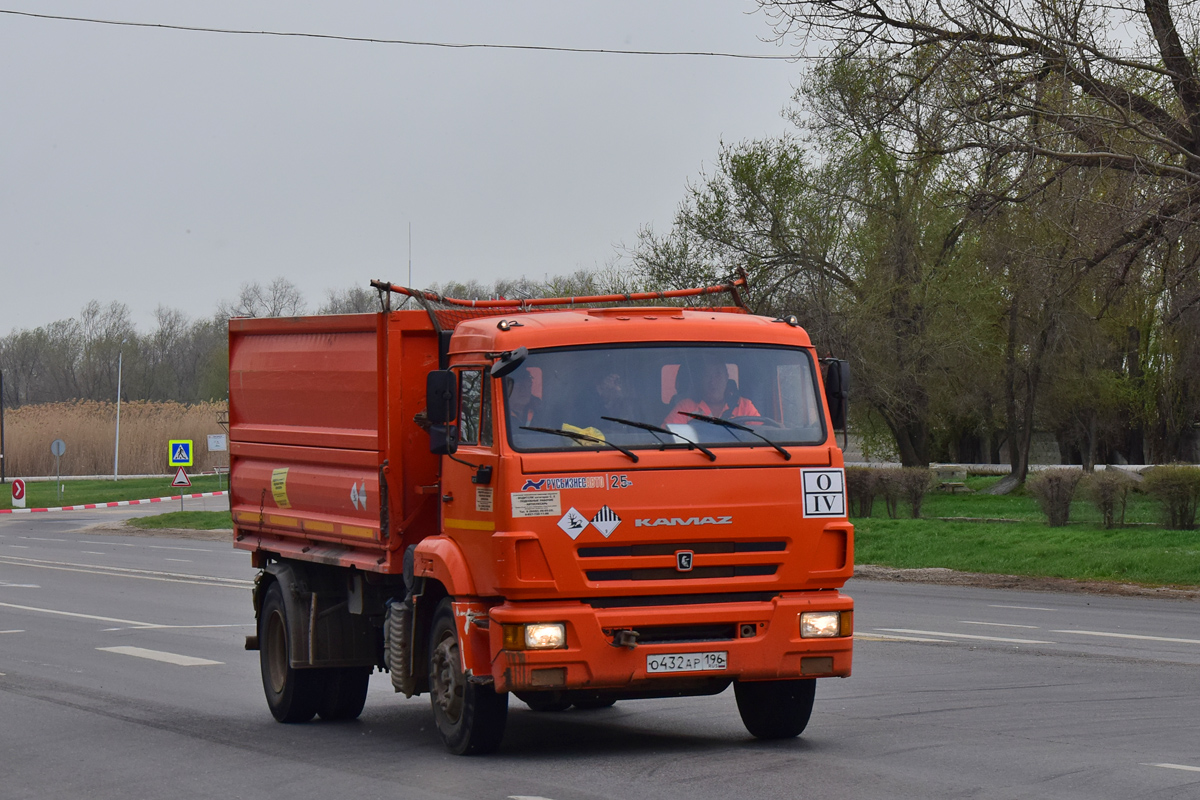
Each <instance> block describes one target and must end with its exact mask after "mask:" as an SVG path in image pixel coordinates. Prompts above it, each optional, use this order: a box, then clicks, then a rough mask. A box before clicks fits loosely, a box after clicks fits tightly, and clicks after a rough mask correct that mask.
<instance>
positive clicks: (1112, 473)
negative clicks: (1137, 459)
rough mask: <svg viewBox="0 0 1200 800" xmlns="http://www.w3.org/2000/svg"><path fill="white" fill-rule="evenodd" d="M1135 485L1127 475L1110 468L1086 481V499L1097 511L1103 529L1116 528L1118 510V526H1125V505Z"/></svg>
mask: <svg viewBox="0 0 1200 800" xmlns="http://www.w3.org/2000/svg"><path fill="white" fill-rule="evenodd" d="M1136 483H1137V481H1135V480H1134V479H1133V478H1132V477H1130V476H1129V474H1128V473H1126V472H1122V471H1121V470H1119V469H1113V468H1111V467H1110V468H1109V469H1106V470H1104V471H1103V472H1097V473H1096V474H1095V475H1092V476H1091V477H1090V478H1088V479H1087V482H1086V484H1085V488H1086V490H1087V494H1088V497H1089V498H1090V499H1091V501H1092V503H1093V504H1094V505H1095V506H1096V508H1097V509H1099V511H1100V516H1101V517H1102V518H1103V520H1104V527H1105V528H1113V527H1116V526H1117V524H1118V522H1117V510H1118V508H1119V509H1120V512H1121V513H1120V523H1119V524H1121V525H1124V524H1125V504H1126V502H1127V501H1128V500H1129V490H1130V489H1132V488H1133V487H1134V484H1136Z"/></svg>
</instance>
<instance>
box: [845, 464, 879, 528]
mask: <svg viewBox="0 0 1200 800" xmlns="http://www.w3.org/2000/svg"><path fill="white" fill-rule="evenodd" d="M875 473H876V470H873V469H870V468H868V467H846V491H847V493H848V494H849V496H850V499H849V503H850V511H851V513H853V514H854V516H858V517H869V516H871V514H872V512H873V511H874V510H875V495H876V493H877V492H878V491H879V481H878V478H877V477H876V474H875Z"/></svg>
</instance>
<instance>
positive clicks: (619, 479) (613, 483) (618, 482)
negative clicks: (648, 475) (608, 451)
mask: <svg viewBox="0 0 1200 800" xmlns="http://www.w3.org/2000/svg"><path fill="white" fill-rule="evenodd" d="M630 486H633V481H631V480H629V476H628V475H609V476H608V488H610V489H628V488H629V487H630Z"/></svg>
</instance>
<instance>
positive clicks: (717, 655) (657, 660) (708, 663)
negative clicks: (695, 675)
mask: <svg viewBox="0 0 1200 800" xmlns="http://www.w3.org/2000/svg"><path fill="white" fill-rule="evenodd" d="M728 656H729V653H728V652H727V651H724V650H720V651H714V652H710V653H663V654H661V655H655V656H646V672H647V673H648V674H650V675H663V674H668V673H672V672H712V671H717V670H723V669H725V668H726V661H727V658H728Z"/></svg>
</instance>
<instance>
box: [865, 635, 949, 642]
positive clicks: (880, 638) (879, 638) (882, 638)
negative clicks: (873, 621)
mask: <svg viewBox="0 0 1200 800" xmlns="http://www.w3.org/2000/svg"><path fill="white" fill-rule="evenodd" d="M854 638H855V639H861V640H863V641H864V642H942V643H943V644H949V642H950V640H949V639H922V638H918V637H916V636H889V635H888V634H886V633H856V634H854Z"/></svg>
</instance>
